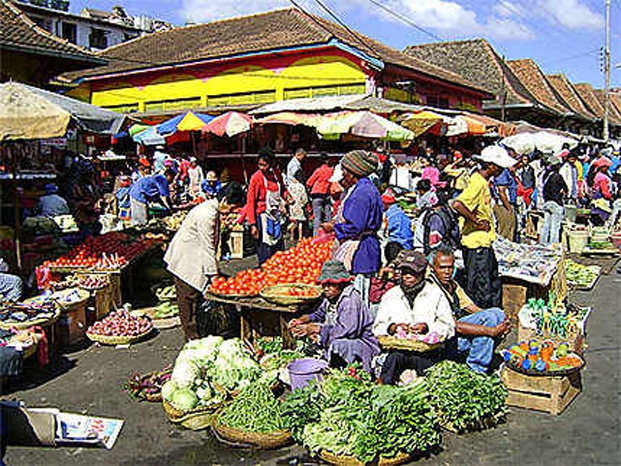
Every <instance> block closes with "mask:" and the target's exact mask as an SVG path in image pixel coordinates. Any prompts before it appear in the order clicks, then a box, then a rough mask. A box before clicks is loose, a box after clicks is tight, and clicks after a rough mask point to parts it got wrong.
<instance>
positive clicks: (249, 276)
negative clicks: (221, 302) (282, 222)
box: [210, 238, 332, 296]
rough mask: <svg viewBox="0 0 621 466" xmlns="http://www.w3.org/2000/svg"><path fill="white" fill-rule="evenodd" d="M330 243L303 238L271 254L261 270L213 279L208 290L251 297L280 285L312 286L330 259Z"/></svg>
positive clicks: (243, 271) (246, 271)
mask: <svg viewBox="0 0 621 466" xmlns="http://www.w3.org/2000/svg"><path fill="white" fill-rule="evenodd" d="M331 253H332V242H326V243H316V242H313V240H312V239H311V238H307V239H303V240H302V241H300V242H299V243H298V244H297V246H295V247H293V248H291V249H289V250H287V251H279V252H277V253H276V254H274V255H273V256H272V257H271V258H270V259H269V260H267V262H265V263H264V264H263V267H262V268H261V269H250V270H242V271H241V272H239V273H238V274H237V275H235V276H234V277H231V278H229V279H224V278H217V279H216V280H214V282H213V283H212V285H211V287H210V291H213V292H214V293H218V294H231V295H242V296H254V295H257V294H259V292H260V291H261V290H262V289H263V288H265V287H266V286H272V285H279V284H282V283H307V284H315V282H316V280H317V278H318V277H319V275H320V274H321V267H322V266H323V263H324V262H325V261H327V260H328V259H329V258H330V255H331Z"/></svg>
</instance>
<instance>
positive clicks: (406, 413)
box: [283, 368, 440, 463]
mask: <svg viewBox="0 0 621 466" xmlns="http://www.w3.org/2000/svg"><path fill="white" fill-rule="evenodd" d="M283 414H284V416H285V420H286V425H287V426H288V427H289V428H290V429H291V432H292V435H293V437H294V439H295V440H296V441H298V442H300V443H302V444H303V445H304V446H306V447H307V448H308V449H309V450H310V451H311V452H313V453H317V452H319V451H320V450H323V449H325V450H329V451H331V452H333V453H335V454H340V455H353V456H355V457H357V458H358V459H359V460H360V461H362V462H365V463H366V462H370V461H374V460H376V459H378V458H379V457H380V456H383V457H386V458H391V457H394V456H395V455H396V454H397V453H399V452H404V453H413V452H416V451H426V450H428V449H429V448H432V447H433V446H435V445H438V444H439V442H440V436H439V433H438V431H437V428H436V424H435V415H434V412H433V409H432V407H431V405H430V404H429V401H428V394H427V391H426V386H425V385H424V382H422V381H418V382H416V383H414V384H412V385H409V386H407V387H394V386H384V385H375V384H374V383H372V381H371V379H370V377H369V375H368V374H367V373H366V372H364V371H363V370H360V369H359V368H358V369H354V370H352V369H351V368H348V369H346V370H331V371H330V372H329V373H328V374H327V375H326V376H325V377H324V379H323V381H322V382H320V383H317V382H311V383H310V384H309V385H307V386H306V387H304V388H303V389H301V390H295V391H294V392H293V393H291V395H290V396H289V397H288V398H287V399H286V400H285V403H284V406H283Z"/></svg>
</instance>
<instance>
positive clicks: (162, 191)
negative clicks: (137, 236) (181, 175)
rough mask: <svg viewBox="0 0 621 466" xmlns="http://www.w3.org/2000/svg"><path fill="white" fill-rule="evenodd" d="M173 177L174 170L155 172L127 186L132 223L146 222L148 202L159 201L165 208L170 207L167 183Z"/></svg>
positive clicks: (170, 181) (141, 223) (140, 223)
mask: <svg viewBox="0 0 621 466" xmlns="http://www.w3.org/2000/svg"><path fill="white" fill-rule="evenodd" d="M174 179H175V172H174V171H172V170H166V171H165V172H164V174H163V175H161V174H157V175H151V176H145V177H144V178H140V179H139V180H138V181H136V182H135V183H134V184H133V185H132V186H131V188H129V196H130V205H131V216H132V224H133V225H144V224H146V223H147V220H148V215H147V204H148V203H149V202H154V201H157V202H161V203H162V205H163V206H164V207H166V208H167V209H170V208H171V206H172V204H171V202H170V188H169V185H170V183H172V181H173V180H174Z"/></svg>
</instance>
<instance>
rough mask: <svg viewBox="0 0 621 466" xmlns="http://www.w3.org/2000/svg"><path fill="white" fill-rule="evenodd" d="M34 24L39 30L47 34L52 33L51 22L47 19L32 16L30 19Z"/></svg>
mask: <svg viewBox="0 0 621 466" xmlns="http://www.w3.org/2000/svg"><path fill="white" fill-rule="evenodd" d="M31 19H32V20H33V21H34V22H35V24H36V25H37V26H39V27H40V28H41V29H45V30H46V31H47V32H51V33H54V31H53V29H52V20H51V19H47V18H40V17H38V16H33V17H32V18H31Z"/></svg>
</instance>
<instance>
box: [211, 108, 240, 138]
mask: <svg viewBox="0 0 621 466" xmlns="http://www.w3.org/2000/svg"><path fill="white" fill-rule="evenodd" d="M251 124H252V117H251V116H250V115H246V114H245V113H240V112H226V113H223V114H222V115H219V116H217V117H215V118H214V119H213V120H211V121H210V122H209V123H207V124H206V125H205V126H203V127H202V129H201V131H203V132H204V133H213V134H215V135H216V136H220V137H222V136H228V137H231V136H235V135H236V134H240V133H245V132H246V131H248V130H249V129H250V125H251Z"/></svg>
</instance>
